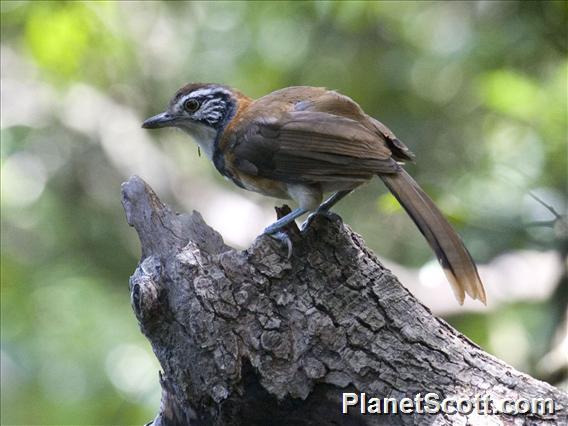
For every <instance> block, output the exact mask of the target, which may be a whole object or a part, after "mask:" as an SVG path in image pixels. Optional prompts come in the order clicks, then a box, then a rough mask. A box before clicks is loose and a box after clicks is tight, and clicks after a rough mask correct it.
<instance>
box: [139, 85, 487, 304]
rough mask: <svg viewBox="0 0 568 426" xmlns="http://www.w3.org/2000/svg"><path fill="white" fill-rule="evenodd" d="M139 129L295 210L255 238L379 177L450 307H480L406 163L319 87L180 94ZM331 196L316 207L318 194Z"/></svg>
mask: <svg viewBox="0 0 568 426" xmlns="http://www.w3.org/2000/svg"><path fill="white" fill-rule="evenodd" d="M142 127H144V128H146V129H155V128H160V127H177V128H179V129H182V130H184V131H185V132H187V133H188V134H190V135H191V136H192V137H193V138H194V139H195V141H196V142H197V143H198V144H199V147H200V149H201V150H202V151H203V152H204V153H205V154H206V155H207V157H209V159H210V160H212V161H213V164H214V165H215V167H216V168H217V170H218V171H219V172H220V173H221V174H222V175H224V176H226V177H227V178H229V179H230V180H232V181H233V182H234V183H235V184H236V185H238V186H240V187H241V188H244V189H247V190H249V191H255V192H259V193H261V194H264V195H268V196H271V197H276V198H283V199H292V200H294V201H296V202H297V204H298V208H296V209H295V210H293V211H292V212H291V213H289V214H288V215H286V216H284V217H283V218H281V219H279V220H277V221H276V222H275V223H273V224H272V225H270V226H269V227H267V228H266V229H265V233H267V234H272V235H275V234H278V233H280V232H281V231H282V228H283V227H285V226H286V225H288V224H289V223H290V222H292V221H293V220H295V219H296V218H297V217H299V216H301V215H302V214H304V213H307V212H316V213H322V212H326V211H327V210H329V209H330V208H331V207H332V206H333V205H334V204H335V203H337V202H338V201H339V200H341V199H342V198H343V197H345V196H346V195H347V194H349V193H350V192H351V191H353V190H354V189H355V188H357V187H358V186H360V185H362V184H364V183H366V182H368V181H369V180H370V179H371V178H372V177H373V176H375V175H376V176H379V177H380V178H381V179H382V181H383V182H384V183H385V185H386V186H387V188H388V189H389V190H390V191H391V192H392V193H393V195H394V196H395V197H396V198H397V199H398V201H399V202H400V204H401V205H402V206H403V207H404V209H405V210H406V212H407V213H408V214H409V216H410V217H411V218H412V220H413V221H414V222H415V223H416V225H417V226H418V228H419V229H420V231H421V232H422V234H423V235H424V237H426V240H427V241H428V243H429V244H430V246H431V247H432V249H433V250H434V252H435V253H436V256H437V257H438V260H439V261H440V263H441V265H442V267H443V268H444V271H445V273H446V276H447V277H448V280H449V282H450V284H451V285H452V288H453V290H454V293H455V295H456V298H457V299H458V301H459V302H460V303H463V300H464V297H465V294H468V295H469V296H470V297H472V298H473V299H479V300H481V301H482V302H483V303H485V290H484V288H483V284H482V283H481V280H480V279H479V275H478V273H477V268H476V267H475V263H474V262H473V260H472V258H471V256H470V254H469V252H468V251H467V249H466V248H465V246H464V245H463V243H462V241H461V239H460V237H459V236H458V235H457V233H456V232H455V231H454V230H453V229H452V227H451V226H450V224H449V223H448V222H447V220H446V219H445V218H444V216H443V215H442V213H441V212H440V210H438V208H437V207H436V206H435V205H434V203H433V202H432V200H431V199H430V198H429V197H428V195H426V193H425V192H424V191H423V190H422V189H421V188H420V187H419V186H418V184H417V183H416V182H415V181H414V179H412V177H410V175H408V174H407V173H406V172H405V171H404V169H403V168H402V167H401V164H402V163H403V162H404V161H406V160H412V159H413V158H414V155H413V154H412V153H411V152H410V150H409V149H408V148H407V147H406V146H405V145H404V144H403V143H402V142H401V141H400V140H398V139H397V137H396V136H395V135H394V133H393V132H391V131H390V130H389V129H388V128H387V127H386V126H385V125H384V124H382V123H381V122H379V121H378V120H376V119H374V118H372V117H370V116H368V115H367V114H365V112H364V111H363V110H362V109H361V107H360V106H359V105H358V104H357V103H356V102H355V101H353V100H352V99H350V98H348V97H347V96H344V95H342V94H340V93H338V92H335V91H333V90H327V89H325V88H319V87H307V86H299V87H287V88H285V89H281V90H277V91H275V92H272V93H270V94H268V95H266V96H263V97H261V98H260V99H257V100H254V99H251V98H249V97H248V96H246V95H244V94H242V93H241V92H239V91H237V90H234V89H232V88H230V87H227V86H223V85H219V84H203V83H193V84H188V85H186V86H184V87H182V88H181V89H180V90H179V91H178V92H177V93H176V94H175V95H174V97H173V98H172V100H171V101H170V104H169V106H168V109H167V110H166V111H165V112H163V113H161V114H158V115H156V116H154V117H151V118H149V119H147V120H146V121H144V123H143V125H142ZM327 192H331V193H333V195H331V197H330V198H328V199H327V200H326V201H324V202H323V203H322V200H323V194H324V193H327Z"/></svg>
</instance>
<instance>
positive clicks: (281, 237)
mask: <svg viewBox="0 0 568 426" xmlns="http://www.w3.org/2000/svg"><path fill="white" fill-rule="evenodd" d="M269 228H270V226H269V227H267V228H266V229H265V230H264V232H263V235H268V236H269V237H270V238H272V239H275V240H276V241H278V242H280V243H282V244H283V245H284V246H285V247H286V250H287V252H286V259H290V258H291V257H292V249H293V245H292V240H291V239H290V237H289V236H288V234H287V233H286V232H284V231H272V232H270V230H269Z"/></svg>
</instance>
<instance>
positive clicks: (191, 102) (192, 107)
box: [183, 99, 199, 112]
mask: <svg viewBox="0 0 568 426" xmlns="http://www.w3.org/2000/svg"><path fill="white" fill-rule="evenodd" d="M183 107H184V108H185V110H186V111H187V112H195V111H197V110H198V109H199V102H198V101H196V100H195V99H188V100H187V101H185V103H184V104H183Z"/></svg>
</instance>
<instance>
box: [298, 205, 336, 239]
mask: <svg viewBox="0 0 568 426" xmlns="http://www.w3.org/2000/svg"><path fill="white" fill-rule="evenodd" d="M316 216H324V217H326V218H328V219H330V220H333V219H335V218H339V219H341V217H340V216H339V215H338V214H336V213H333V212H332V211H330V210H329V209H317V210H316V211H315V212H313V213H311V214H310V215H309V216H308V217H307V218H306V220H305V221H304V223H302V226H301V227H300V230H301V232H302V233H305V232H306V231H307V229H308V228H309V227H310V225H311V223H312V222H313V221H314V219H315V218H316Z"/></svg>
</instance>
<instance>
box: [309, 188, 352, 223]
mask: <svg viewBox="0 0 568 426" xmlns="http://www.w3.org/2000/svg"><path fill="white" fill-rule="evenodd" d="M351 191H353V190H352V189H346V190H345V191H337V192H336V193H335V194H333V195H332V196H331V197H329V198H328V199H327V200H325V201H324V202H323V203H321V204H320V205H319V207H318V208H317V209H316V211H315V212H314V213H312V214H311V215H309V216H308V218H307V219H306V221H305V222H304V223H302V228H301V229H302V232H303V231H305V230H306V229H307V228H308V226H309V224H310V222H311V221H312V220H313V218H314V217H315V216H316V215H318V214H325V213H327V212H328V211H329V209H331V208H332V207H333V206H334V205H336V204H337V203H338V202H339V201H341V200H342V199H343V198H345V197H346V196H347V195H348V194H349V193H351Z"/></svg>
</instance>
